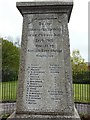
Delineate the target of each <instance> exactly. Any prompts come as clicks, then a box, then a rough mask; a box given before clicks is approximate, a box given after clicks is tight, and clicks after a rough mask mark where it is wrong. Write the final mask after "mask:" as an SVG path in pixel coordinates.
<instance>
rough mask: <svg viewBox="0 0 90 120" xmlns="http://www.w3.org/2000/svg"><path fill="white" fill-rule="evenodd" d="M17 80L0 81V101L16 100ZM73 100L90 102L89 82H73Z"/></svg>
mask: <svg viewBox="0 0 90 120" xmlns="http://www.w3.org/2000/svg"><path fill="white" fill-rule="evenodd" d="M16 89H17V81H12V82H3V83H2V82H0V101H1V100H2V101H15V100H16ZM73 89H74V100H75V102H85V103H87V102H89V103H90V84H73Z"/></svg>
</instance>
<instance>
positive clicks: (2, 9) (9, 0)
mask: <svg viewBox="0 0 90 120" xmlns="http://www.w3.org/2000/svg"><path fill="white" fill-rule="evenodd" d="M16 1H17V0H0V37H4V38H7V37H8V36H11V37H12V38H13V39H14V40H15V39H16V38H21V34H22V15H21V14H20V12H19V11H18V9H17V8H16ZM18 1H22V0H18ZM24 1H27V0H24ZM69 37H70V50H71V52H72V50H74V49H79V50H80V53H81V56H82V57H83V58H84V59H85V61H88V0H74V7H73V10H72V14H71V18H70V22H69Z"/></svg>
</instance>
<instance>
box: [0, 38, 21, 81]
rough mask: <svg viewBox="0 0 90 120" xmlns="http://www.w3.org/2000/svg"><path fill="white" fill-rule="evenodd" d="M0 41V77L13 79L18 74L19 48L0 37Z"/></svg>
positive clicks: (5, 79)
mask: <svg viewBox="0 0 90 120" xmlns="http://www.w3.org/2000/svg"><path fill="white" fill-rule="evenodd" d="M0 41H2V79H3V81H7V80H15V79H17V76H18V68H19V56H20V55H19V54H20V52H19V48H18V47H16V46H15V45H13V43H12V42H9V41H8V40H4V39H3V38H0Z"/></svg>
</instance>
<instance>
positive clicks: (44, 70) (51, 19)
mask: <svg viewBox="0 0 90 120" xmlns="http://www.w3.org/2000/svg"><path fill="white" fill-rule="evenodd" d="M72 6H73V4H72V1H69V2H66V1H64V2H61V1H58V2H26V3H23V2H21V3H17V7H18V9H19V10H20V12H21V14H22V15H23V33H22V43H21V61H20V72H19V86H18V95H17V104H16V106H17V107H16V114H15V117H16V118H21V117H22V118H30V119H31V120H32V119H44V118H45V119H51V120H52V119H54V120H55V119H56V120H57V119H59V120H64V119H66V118H68V119H73V120H75V119H76V118H78V119H79V116H78V115H77V112H76V111H75V109H74V102H73V93H72V73H71V65H70V48H69V47H70V45H69V33H68V21H69V18H70V13H71V10H72ZM76 116H77V117H76Z"/></svg>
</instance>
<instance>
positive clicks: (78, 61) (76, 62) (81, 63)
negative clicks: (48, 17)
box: [71, 50, 88, 72]
mask: <svg viewBox="0 0 90 120" xmlns="http://www.w3.org/2000/svg"><path fill="white" fill-rule="evenodd" d="M71 63H72V70H73V72H79V71H87V70H88V65H87V64H86V63H85V60H84V59H83V58H82V57H81V55H80V51H79V50H74V51H73V52H72V55H71Z"/></svg>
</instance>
